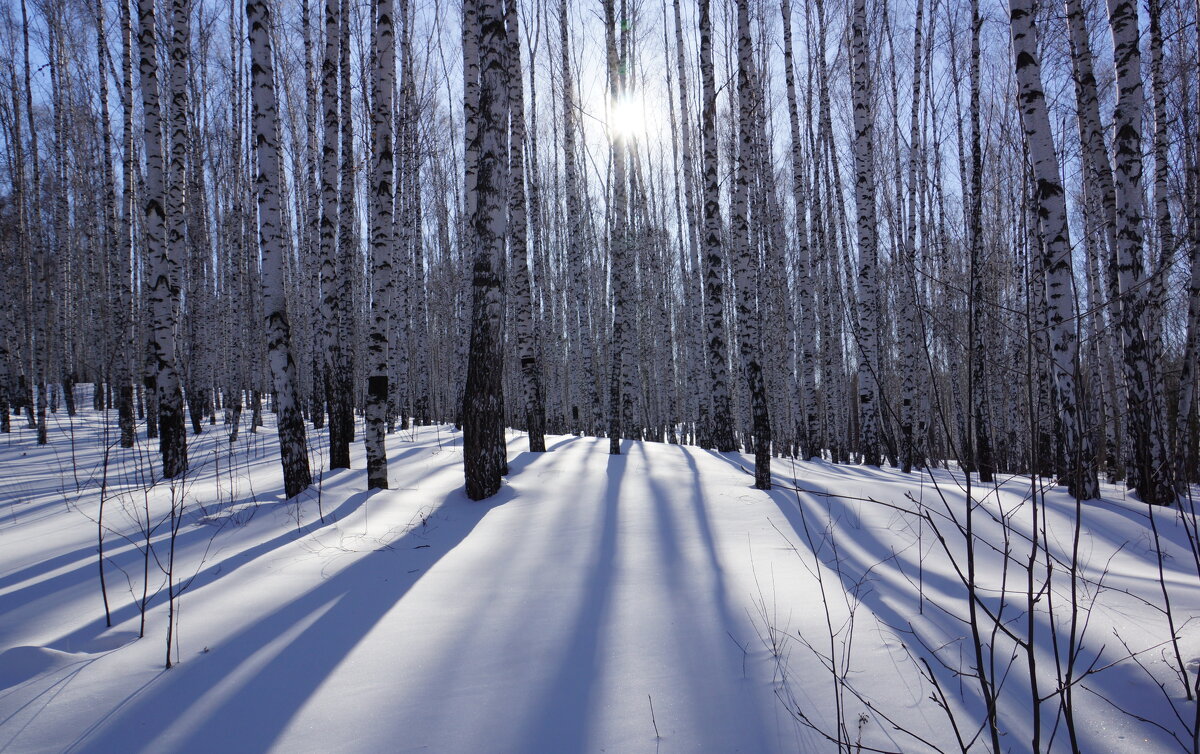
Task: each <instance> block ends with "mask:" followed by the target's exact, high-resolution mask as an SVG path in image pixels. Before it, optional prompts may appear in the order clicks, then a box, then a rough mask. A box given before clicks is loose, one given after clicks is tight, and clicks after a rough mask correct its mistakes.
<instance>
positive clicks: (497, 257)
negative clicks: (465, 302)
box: [463, 0, 507, 500]
mask: <svg viewBox="0 0 1200 754" xmlns="http://www.w3.org/2000/svg"><path fill="white" fill-rule="evenodd" d="M463 16H464V20H463V23H464V29H463V32H464V34H463V36H464V40H466V39H467V38H471V39H472V40H473V41H474V44H473V46H475V49H477V50H478V58H477V62H476V61H472V60H471V59H469V58H468V55H470V54H471V51H468V50H466V49H464V59H465V60H464V70H465V71H466V72H467V76H468V77H470V76H471V74H472V73H473V72H474V71H476V70H477V71H478V79H477V82H478V84H477V90H476V91H477V92H478V99H477V102H476V104H475V107H474V115H475V120H476V121H477V125H476V126H475V128H474V129H473V133H470V137H471V143H470V145H469V149H470V151H471V153H473V155H474V156H476V158H477V161H476V162H475V164H471V163H470V162H468V164H467V194H466V201H467V216H468V218H469V222H470V231H469V233H470V235H471V237H472V241H473V242H474V244H473V251H474V260H473V264H472V293H473V296H472V299H473V300H472V306H471V342H470V349H469V351H468V355H467V385H466V393H465V396H464V405H463V467H464V474H465V477H466V493H467V497H469V498H471V499H472V500H482V499H483V498H487V497H491V496H492V495H494V494H496V492H497V491H499V489H500V476H501V474H502V473H503V470H504V467H505V465H506V460H505V448H504V444H503V442H504V436H503V426H502V421H503V403H502V401H503V399H502V395H501V388H500V377H501V375H502V374H503V368H504V362H503V351H502V350H501V349H500V320H501V317H502V315H503V311H504V301H503V293H502V288H501V286H502V279H501V274H500V264H501V259H502V255H503V248H504V238H505V234H506V232H507V228H506V218H505V213H504V207H503V202H502V193H501V192H502V191H503V187H504V185H505V175H504V168H505V160H504V149H503V147H504V136H505V116H506V115H507V87H506V86H505V77H506V74H505V65H504V54H505V52H506V48H507V46H506V39H505V30H504V14H503V13H502V12H501V10H500V6H499V3H498V2H497V0H466V2H464V3H463ZM467 80H468V82H470V81H471V78H468V79H467ZM470 86H473V85H472V84H471V83H468V87H470ZM470 96H471V92H470V91H469V90H468V92H467V97H468V98H470ZM467 117H468V118H470V117H471V115H470V113H469V112H468V114H467Z"/></svg>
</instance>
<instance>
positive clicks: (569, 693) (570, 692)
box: [514, 455, 628, 752]
mask: <svg viewBox="0 0 1200 754" xmlns="http://www.w3.org/2000/svg"><path fill="white" fill-rule="evenodd" d="M607 464H608V469H607V482H606V484H607V486H606V488H605V493H604V503H603V505H604V512H603V522H602V524H601V529H600V539H599V542H598V544H597V546H596V554H595V558H594V561H593V565H592V568H591V570H590V572H589V573H588V575H587V580H586V581H585V582H584V583H583V584H582V585H581V587H580V591H581V592H582V593H583V594H584V595H585V597H584V599H583V602H582V607H581V608H580V610H579V614H578V615H577V616H576V617H575V623H574V625H573V626H572V628H571V632H570V637H571V638H570V643H569V644H568V645H567V648H566V650H565V651H564V652H563V654H562V657H561V660H560V661H559V663H558V669H557V672H556V673H555V674H554V677H553V678H552V679H551V681H550V683H549V685H547V686H546V687H545V688H544V689H543V690H542V693H541V696H540V697H539V698H538V699H537V701H536V702H535V703H534V704H532V705H531V706H530V710H532V711H533V715H532V716H531V717H530V718H529V719H527V720H526V721H525V723H524V725H523V727H522V729H521V734H520V735H519V737H518V739H517V740H518V742H519V744H518V745H517V746H516V747H515V748H514V750H516V751H524V752H542V751H545V752H551V751H555V752H568V751H584V750H585V749H586V748H587V742H588V732H589V724H590V722H591V708H592V704H591V701H592V697H593V695H594V692H595V690H596V685H597V679H598V678H599V677H600V673H601V670H602V668H601V667H600V665H599V662H598V660H599V657H598V655H599V648H600V640H601V635H602V632H603V631H604V627H605V624H606V620H607V618H608V614H609V611H610V609H611V603H612V596H613V579H614V576H615V571H616V559H617V522H618V508H619V503H620V490H621V482H622V480H623V479H624V477H625V470H626V466H627V464H628V457H627V456H625V455H617V456H614V455H610V456H608V458H607Z"/></svg>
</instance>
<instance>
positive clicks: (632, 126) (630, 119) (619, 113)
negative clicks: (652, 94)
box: [608, 94, 646, 139]
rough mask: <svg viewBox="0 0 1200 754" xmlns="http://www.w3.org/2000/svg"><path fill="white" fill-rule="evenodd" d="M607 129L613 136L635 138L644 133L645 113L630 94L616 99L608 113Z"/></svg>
mask: <svg viewBox="0 0 1200 754" xmlns="http://www.w3.org/2000/svg"><path fill="white" fill-rule="evenodd" d="M608 128H609V131H610V132H611V133H612V134H613V135H614V136H620V137H623V138H626V139H631V138H637V137H639V136H641V135H643V134H644V133H646V111H645V109H644V108H643V107H642V101H641V99H640V98H638V97H634V96H632V95H631V94H625V95H623V96H621V97H619V98H617V99H616V100H615V101H614V102H613V103H612V107H611V109H610V110H609V112H608Z"/></svg>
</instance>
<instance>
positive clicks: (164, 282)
mask: <svg viewBox="0 0 1200 754" xmlns="http://www.w3.org/2000/svg"><path fill="white" fill-rule="evenodd" d="M182 5H183V3H182V1H181V0H174V3H173V6H174V8H175V13H176V14H177V15H180V16H183V19H182V21H180V20H179V19H178V18H177V19H176V23H177V24H179V23H182V24H183V27H184V28H179V29H177V30H176V31H175V33H174V34H173V35H172V40H171V61H172V66H171V67H172V75H171V79H172V101H173V102H174V103H175V104H176V106H178V107H181V108H182V107H185V106H186V102H187V93H186V91H185V90H184V89H183V83H184V82H183V81H182V78H183V73H184V69H185V65H186V54H187V47H186V39H187V35H186V13H184V12H183V8H182ZM154 11H155V9H154V2H153V0H138V18H139V26H140V30H139V34H138V47H139V52H140V55H141V66H140V70H141V84H142V86H141V88H142V113H143V118H142V120H143V123H144V131H143V134H144V139H145V154H146V179H145V182H146V188H145V203H144V205H143V206H144V219H143V224H142V230H143V233H144V234H145V241H144V243H145V247H146V254H147V258H148V270H147V272H148V277H149V287H148V290H147V293H146V297H147V302H148V308H149V310H150V311H149V314H150V317H151V331H152V335H151V337H150V340H149V344H150V348H151V359H152V363H153V376H151V377H150V378H149V379H148V380H147V385H146V390H147V392H148V393H151V392H152V393H154V394H155V397H156V398H157V401H158V412H159V417H158V425H159V449H160V452H161V453H162V462H163V467H162V473H163V476H165V477H168V478H173V477H176V476H179V475H180V474H182V473H183V472H184V471H186V470H187V435H186V434H185V433H184V428H183V397H182V393H181V391H180V386H179V374H178V372H176V369H175V326H176V311H177V307H176V303H177V298H178V279H177V269H178V263H177V260H176V259H175V258H174V254H173V249H172V244H171V240H172V239H169V238H168V237H167V235H166V234H167V231H168V225H167V218H168V214H170V215H171V216H172V225H174V224H175V223H176V222H177V221H176V220H175V218H174V215H175V211H176V210H181V209H182V207H181V206H180V205H181V204H182V189H181V188H177V189H175V190H174V192H173V193H174V194H175V196H174V201H170V200H169V199H168V197H167V196H166V186H165V176H164V170H163V147H162V116H161V110H160V107H159V96H158V53H157V24H156V19H155V12H154ZM176 71H178V77H177V76H176ZM177 78H178V80H177ZM180 118H181V119H182V114H181V115H180ZM172 130H174V125H173V126H172ZM179 138H180V139H183V138H184V134H180V135H179ZM172 141H173V142H174V141H175V139H174V138H172ZM179 170H180V172H182V165H180V167H179ZM182 179H183V176H182V175H179V176H177V177H176V181H175V182H176V183H179V182H181V181H182ZM165 204H166V205H169V206H170V208H171V210H172V211H171V212H170V213H168V210H167V206H165ZM177 234H178V231H177V230H174V231H172V235H173V236H176V235H177ZM174 240H175V241H176V242H178V240H179V239H178V238H177V237H176V238H175V239H174Z"/></svg>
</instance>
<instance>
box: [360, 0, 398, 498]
mask: <svg viewBox="0 0 1200 754" xmlns="http://www.w3.org/2000/svg"><path fill="white" fill-rule="evenodd" d="M392 13H393V4H392V0H376V2H375V19H374V21H375V34H374V45H375V51H374V53H375V54H374V66H373V70H372V81H371V85H372V86H371V89H372V92H371V104H372V106H373V109H374V113H373V119H372V129H373V131H374V133H373V134H372V147H373V149H372V152H373V157H374V165H373V170H372V171H371V175H372V178H373V181H374V185H373V186H372V187H371V198H372V202H371V204H372V206H371V325H370V332H369V333H368V336H367V344H368V345H367V399H366V407H365V408H366V437H365V440H366V453H367V489H372V490H373V489H387V488H388V476H387V468H388V463H387V448H386V446H385V440H386V437H387V408H388V376H389V368H390V364H389V352H388V334H389V332H390V331H391V324H392V316H391V315H392V305H393V298H394V295H395V283H394V275H393V269H392V261H393V258H394V256H395V239H394V237H393V235H392V225H393V222H392V220H393V218H392V207H393V205H392V183H393V178H394V167H393V166H394V162H395V154H394V150H393V147H392V98H393V91H394V89H395V80H396V36H395V30H394V24H393V21H392Z"/></svg>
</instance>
